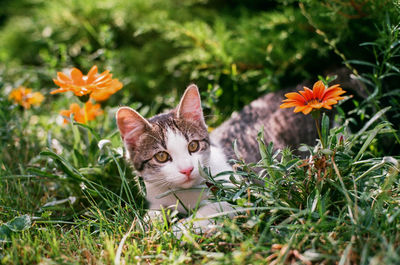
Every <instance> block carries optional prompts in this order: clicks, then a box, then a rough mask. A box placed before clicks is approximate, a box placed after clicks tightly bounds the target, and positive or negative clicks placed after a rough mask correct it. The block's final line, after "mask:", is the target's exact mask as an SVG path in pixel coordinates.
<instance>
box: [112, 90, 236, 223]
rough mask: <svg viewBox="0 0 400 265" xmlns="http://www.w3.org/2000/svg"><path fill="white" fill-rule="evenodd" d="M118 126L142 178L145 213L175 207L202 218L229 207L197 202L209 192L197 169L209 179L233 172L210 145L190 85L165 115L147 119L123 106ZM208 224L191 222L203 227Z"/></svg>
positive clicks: (215, 147) (225, 204)
mask: <svg viewBox="0 0 400 265" xmlns="http://www.w3.org/2000/svg"><path fill="white" fill-rule="evenodd" d="M117 124H118V128H119V130H120V133H121V137H122V139H123V141H124V144H125V148H126V150H127V153H128V155H129V159H130V161H131V162H132V164H133V166H134V167H135V169H136V170H137V171H138V173H139V174H140V176H141V177H143V180H144V183H145V185H146V193H147V195H146V197H147V200H148V202H149V208H150V210H153V211H154V210H156V211H157V210H160V209H161V208H174V207H175V206H177V210H178V211H179V212H181V213H187V210H190V211H193V210H197V215H196V217H207V216H209V215H212V214H214V213H217V212H221V211H225V210H231V209H232V208H231V207H230V205H229V204H227V203H221V204H219V203H206V204H205V205H203V204H204V203H203V204H202V203H201V202H204V201H205V200H207V199H208V196H209V192H208V189H207V188H206V187H205V185H204V183H205V181H206V180H205V179H204V178H203V177H202V176H201V175H200V172H199V166H201V167H207V168H209V169H210V171H211V174H212V175H216V174H218V173H220V172H223V171H230V170H232V168H231V167H230V165H229V164H228V163H227V160H226V158H225V156H224V154H223V151H222V150H221V149H220V148H219V147H218V146H217V145H215V144H213V143H211V141H210V137H209V134H208V131H207V126H206V124H205V122H204V117H203V111H202V108H201V101H200V95H199V92H198V89H197V87H196V86H195V85H191V86H189V87H188V88H187V89H186V91H185V93H184V95H183V97H182V99H181V101H180V103H179V105H178V107H177V108H176V109H174V110H172V111H170V112H169V113H166V114H159V115H156V116H154V117H153V118H150V119H149V120H147V119H145V118H143V117H142V116H141V115H140V114H139V113H137V112H136V111H134V110H133V109H131V108H128V107H122V108H120V109H119V110H118V112H117ZM208 224H209V222H208V221H204V220H202V221H198V222H197V223H195V225H196V226H198V227H200V228H205V229H206V227H205V226H207V225H208ZM203 230H204V229H203Z"/></svg>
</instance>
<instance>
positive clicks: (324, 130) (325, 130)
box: [321, 113, 329, 148]
mask: <svg viewBox="0 0 400 265" xmlns="http://www.w3.org/2000/svg"><path fill="white" fill-rule="evenodd" d="M321 134H322V144H323V146H324V147H325V148H327V147H328V146H327V144H328V136H329V117H328V115H326V114H325V113H323V114H322V121H321Z"/></svg>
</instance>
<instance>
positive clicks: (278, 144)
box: [211, 88, 316, 162]
mask: <svg viewBox="0 0 400 265" xmlns="http://www.w3.org/2000/svg"><path fill="white" fill-rule="evenodd" d="M300 89H301V88H300ZM288 92H293V89H290V90H282V91H278V92H272V93H268V94H266V95H264V96H262V97H260V98H258V99H256V100H254V101H253V102H251V103H250V104H249V105H247V106H245V107H244V108H243V109H242V110H241V111H240V112H234V113H233V114H232V116H231V118H230V119H228V120H227V121H225V122H224V123H222V124H221V126H219V127H218V128H216V129H215V130H214V131H212V132H211V139H212V140H214V141H216V142H219V144H220V146H221V147H222V148H223V149H224V151H225V153H226V155H227V156H228V158H235V156H234V152H233V146H232V142H233V141H234V140H235V139H236V140H237V146H238V150H239V153H240V155H241V157H242V158H243V159H244V160H245V161H246V162H257V161H259V160H260V158H261V156H260V153H259V149H258V143H257V134H258V132H259V131H260V129H261V128H262V127H264V138H265V141H266V142H267V143H268V142H271V141H272V142H273V143H274V147H275V148H280V149H281V148H284V147H286V146H290V147H298V146H299V145H300V144H301V143H306V144H315V139H316V131H315V128H314V123H313V120H312V118H311V117H310V116H306V115H303V114H299V113H293V110H290V109H280V108H279V105H280V104H281V102H282V100H283V99H284V94H285V93H288Z"/></svg>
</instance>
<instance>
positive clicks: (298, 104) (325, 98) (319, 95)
mask: <svg viewBox="0 0 400 265" xmlns="http://www.w3.org/2000/svg"><path fill="white" fill-rule="evenodd" d="M344 93H346V91H344V90H342V88H341V87H340V85H339V84H337V85H333V86H331V87H328V88H326V87H325V85H324V83H322V81H318V82H316V83H315V84H314V86H313V90H311V89H309V88H308V87H304V91H299V93H296V92H291V93H287V94H285V96H286V97H287V99H284V100H283V101H282V102H284V103H282V105H280V108H281V109H283V108H291V107H295V109H294V112H300V111H301V112H303V113H304V114H308V113H310V112H311V111H312V110H314V109H320V108H326V109H332V105H335V104H336V103H338V101H339V100H342V99H344V97H341V96H340V95H342V94H344Z"/></svg>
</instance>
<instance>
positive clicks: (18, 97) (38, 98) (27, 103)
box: [8, 86, 44, 109]
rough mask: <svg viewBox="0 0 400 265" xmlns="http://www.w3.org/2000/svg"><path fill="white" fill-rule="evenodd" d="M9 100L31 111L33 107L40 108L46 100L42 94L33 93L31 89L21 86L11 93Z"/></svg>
mask: <svg viewBox="0 0 400 265" xmlns="http://www.w3.org/2000/svg"><path fill="white" fill-rule="evenodd" d="M8 99H10V100H12V101H13V102H14V103H16V104H19V105H21V106H22V107H24V109H30V108H31V105H34V106H39V105H40V104H41V103H42V101H43V100H44V96H43V95H42V93H40V92H32V89H31V88H26V87H24V86H20V87H18V88H16V89H14V90H13V91H11V93H10V95H9V96H8Z"/></svg>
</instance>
